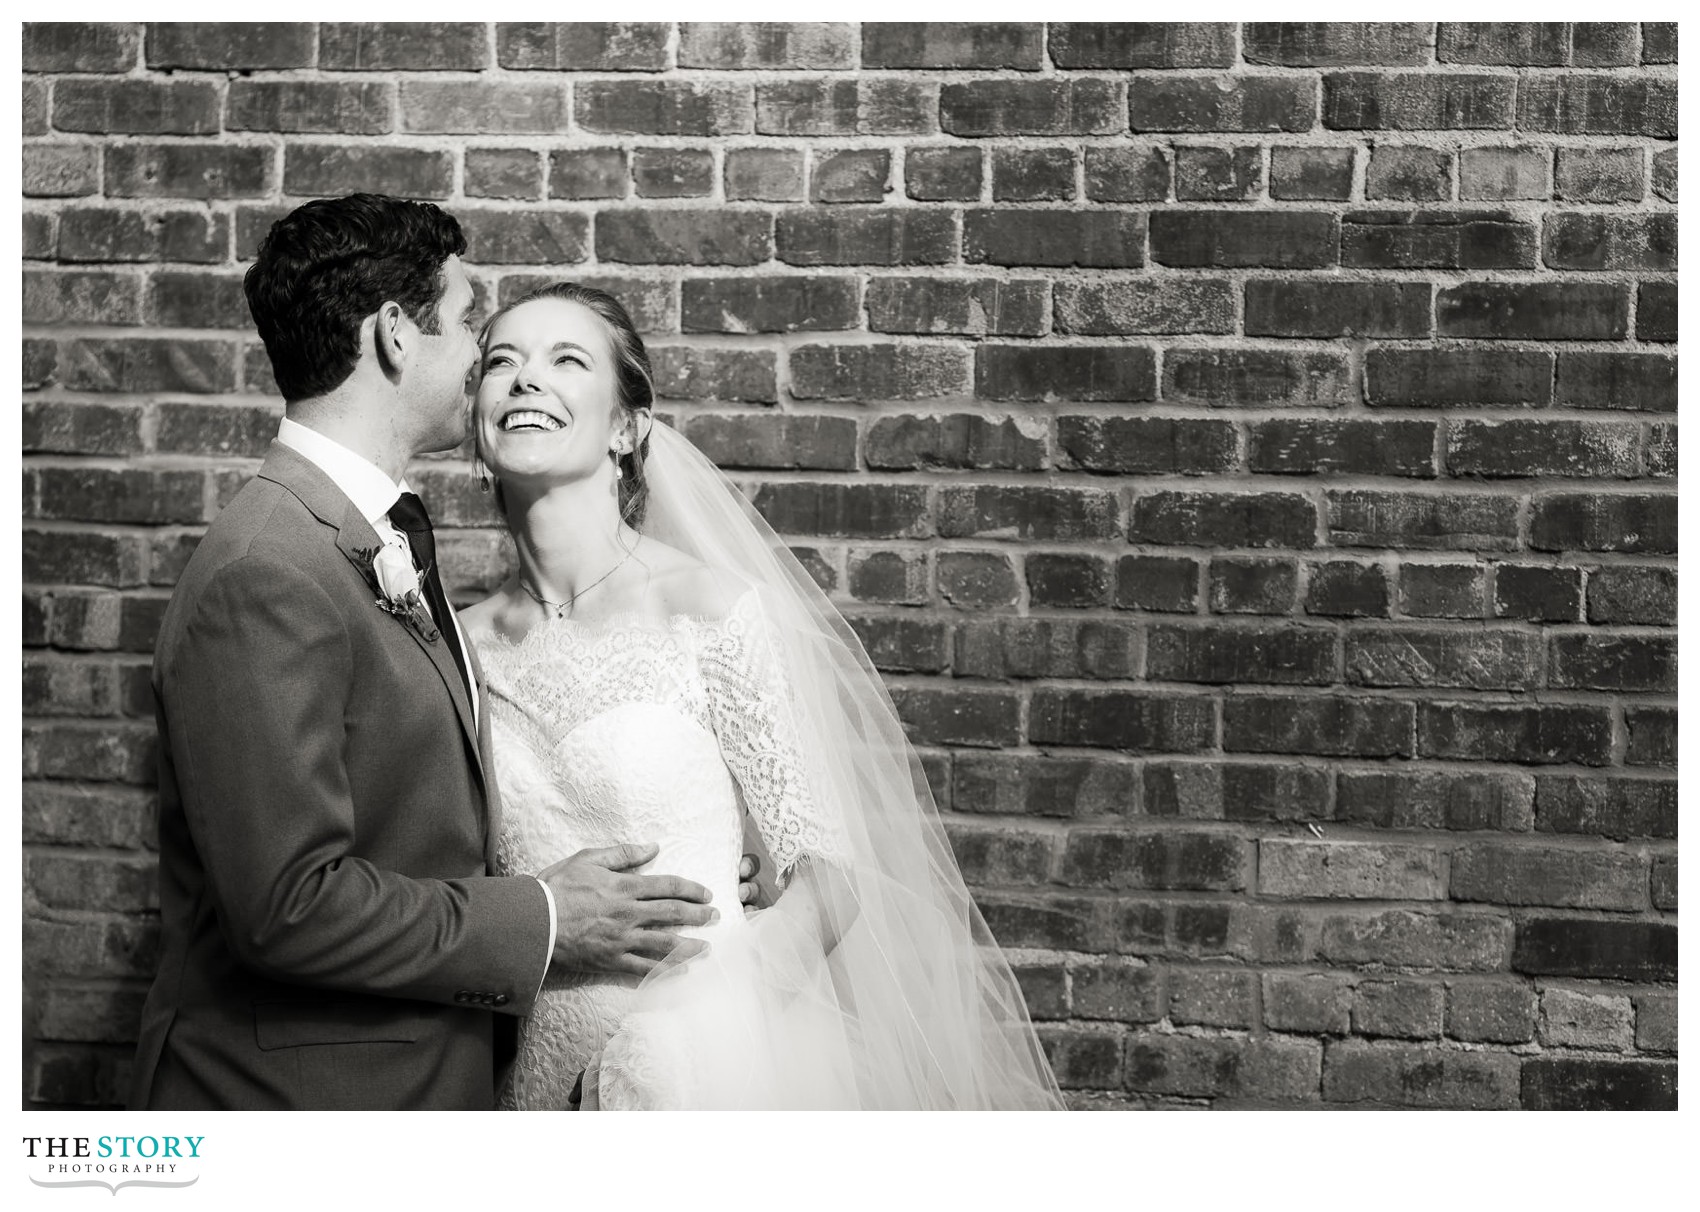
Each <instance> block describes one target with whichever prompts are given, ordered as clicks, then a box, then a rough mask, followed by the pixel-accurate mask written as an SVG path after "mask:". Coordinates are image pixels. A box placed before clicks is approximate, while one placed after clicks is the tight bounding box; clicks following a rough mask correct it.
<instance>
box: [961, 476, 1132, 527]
mask: <svg viewBox="0 0 1700 1212" xmlns="http://www.w3.org/2000/svg"><path fill="white" fill-rule="evenodd" d="M937 511H938V526H939V534H940V535H942V536H944V537H946V538H971V537H976V536H979V537H991V538H997V539H1000V540H1008V539H1044V540H1055V539H1107V538H1113V537H1115V536H1116V535H1117V534H1119V533H1120V530H1121V522H1120V517H1119V506H1118V502H1117V500H1116V496H1115V494H1114V493H1113V492H1110V491H1106V490H1103V489H1096V488H1038V487H1026V486H1021V487H1015V486H1003V485H976V486H973V487H960V488H959V487H955V486H948V487H944V488H941V489H939V492H938V505H937Z"/></svg>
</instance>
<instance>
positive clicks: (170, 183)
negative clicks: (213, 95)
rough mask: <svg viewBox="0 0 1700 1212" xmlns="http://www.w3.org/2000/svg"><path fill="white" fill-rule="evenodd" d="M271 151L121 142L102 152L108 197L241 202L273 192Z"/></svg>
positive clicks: (249, 148)
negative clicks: (240, 199)
mask: <svg viewBox="0 0 1700 1212" xmlns="http://www.w3.org/2000/svg"><path fill="white" fill-rule="evenodd" d="M275 163H276V156H275V153H274V152H273V151H272V149H271V148H269V147H238V146H235V145H231V144H223V145H219V146H208V145H205V144H187V143H135V144H131V143H125V144H113V145H110V146H108V147H107V148H106V149H105V164H106V193H107V196H108V197H113V198H244V197H259V196H263V195H264V194H266V193H267V192H268V191H269V189H270V188H272V182H273V177H274V173H273V168H272V166H273V165H274V164H275Z"/></svg>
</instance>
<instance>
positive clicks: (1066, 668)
mask: <svg viewBox="0 0 1700 1212" xmlns="http://www.w3.org/2000/svg"><path fill="white" fill-rule="evenodd" d="M947 558H948V556H946V557H941V560H940V564H939V575H940V577H941V578H942V577H943V575H944V559H947ZM942 589H943V587H942V580H941V592H942ZM1138 657H1139V634H1138V632H1137V631H1136V630H1134V629H1133V628H1132V627H1130V626H1128V625H1127V623H1126V622H1125V621H1124V620H1120V619H1115V620H1108V621H1105V622H1096V621H1092V620H1085V621H1081V620H1076V619H996V620H991V619H988V620H980V621H975V622H969V623H964V624H962V625H961V626H959V627H958V628H957V629H956V645H955V657H954V659H953V661H952V671H953V672H954V673H955V675H956V676H957V677H971V678H988V679H991V680H994V681H1004V680H1008V679H1011V678H1044V677H1054V678H1118V679H1121V678H1129V677H1132V676H1134V674H1135V673H1137V672H1138V666H1139V659H1138Z"/></svg>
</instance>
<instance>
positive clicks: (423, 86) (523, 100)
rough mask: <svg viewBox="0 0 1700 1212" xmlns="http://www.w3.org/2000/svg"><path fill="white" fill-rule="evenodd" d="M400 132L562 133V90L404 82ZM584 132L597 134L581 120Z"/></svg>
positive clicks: (564, 118)
mask: <svg viewBox="0 0 1700 1212" xmlns="http://www.w3.org/2000/svg"><path fill="white" fill-rule="evenodd" d="M400 110H401V128H402V130H404V131H407V132H410V133H418V134H433V135H434V134H468V135H474V134H475V135H486V136H488V135H519V134H553V133H556V132H560V131H565V130H566V129H567V97H566V91H565V89H564V88H562V87H561V86H560V85H558V84H532V83H517V84H507V83H502V84H496V83H489V82H486V81H482V80H471V81H463V80H404V81H402V84H401V100H400ZM579 112H580V115H581V125H583V126H585V127H587V128H588V129H592V130H595V129H600V128H599V127H596V126H595V125H593V124H592V123H590V122H585V121H583V119H582V114H583V110H582V108H581V110H580V111H579Z"/></svg>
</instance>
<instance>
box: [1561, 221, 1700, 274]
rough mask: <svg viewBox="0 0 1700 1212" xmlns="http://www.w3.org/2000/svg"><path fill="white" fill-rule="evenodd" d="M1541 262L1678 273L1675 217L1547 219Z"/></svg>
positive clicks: (1580, 267) (1573, 266)
mask: <svg viewBox="0 0 1700 1212" xmlns="http://www.w3.org/2000/svg"><path fill="white" fill-rule="evenodd" d="M1542 260H1543V262H1544V263H1545V264H1546V266H1547V268H1549V269H1580V270H1625V269H1627V270H1669V271H1675V269H1676V216H1675V215H1674V214H1651V215H1637V214H1601V213H1595V212H1569V213H1564V214H1555V215H1549V216H1548V217H1547V219H1546V223H1545V225H1544V228H1543V237H1542Z"/></svg>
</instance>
